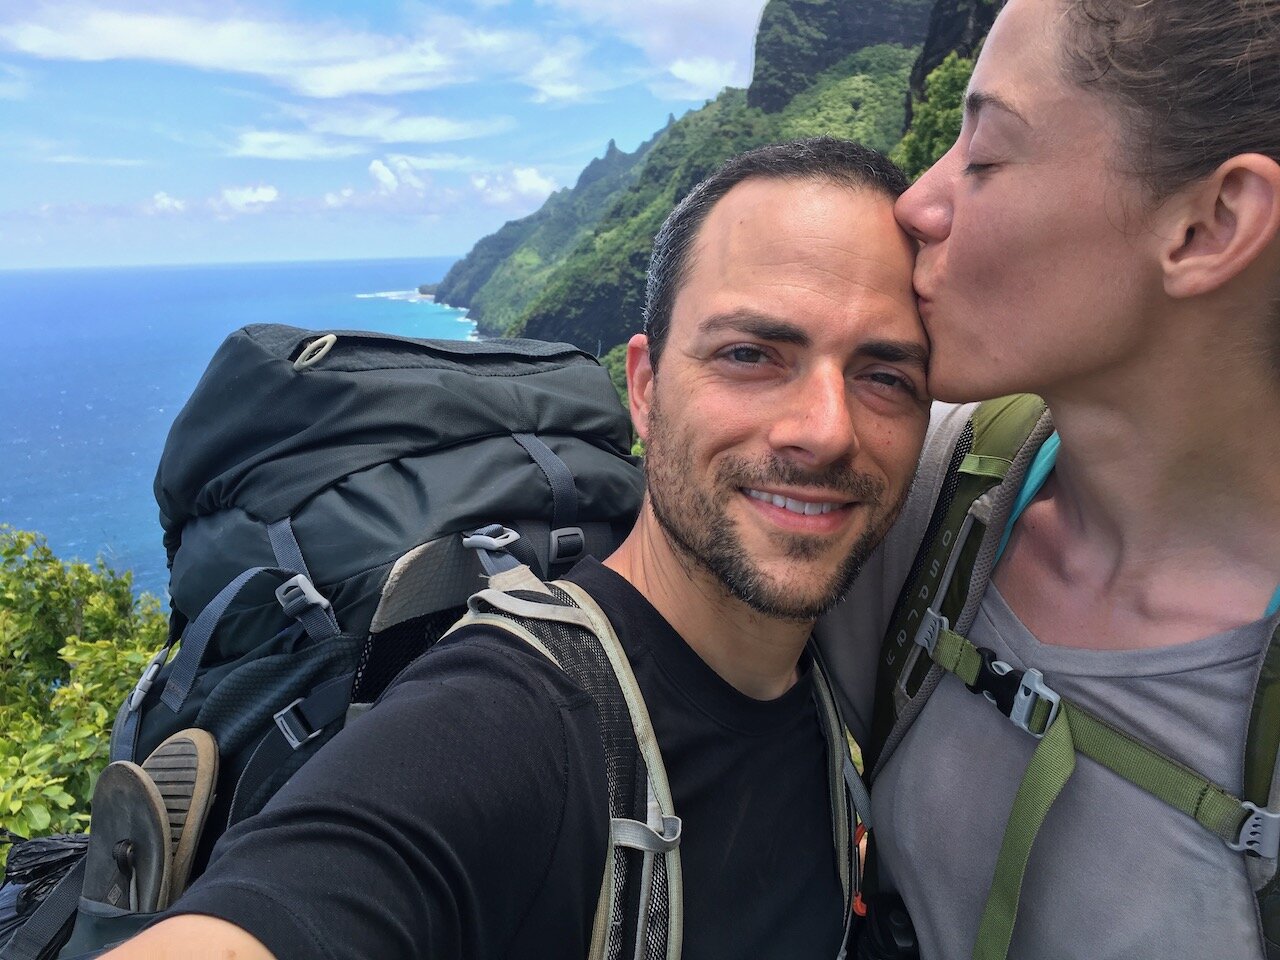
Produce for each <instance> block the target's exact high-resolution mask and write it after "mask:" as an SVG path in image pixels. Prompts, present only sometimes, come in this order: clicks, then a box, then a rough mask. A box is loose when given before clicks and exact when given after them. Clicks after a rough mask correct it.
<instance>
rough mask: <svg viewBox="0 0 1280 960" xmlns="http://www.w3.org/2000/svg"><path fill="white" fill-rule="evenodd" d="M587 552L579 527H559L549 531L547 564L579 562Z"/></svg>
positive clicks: (584, 539)
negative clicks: (549, 540)
mask: <svg viewBox="0 0 1280 960" xmlns="http://www.w3.org/2000/svg"><path fill="white" fill-rule="evenodd" d="M586 552H587V537H586V535H585V534H584V533H583V532H582V528H581V527H559V528H557V529H555V530H552V531H551V549H550V553H549V555H548V557H547V562H548V564H552V563H569V562H571V561H574V560H580V559H581V558H582V557H583V556H584V555H585V554H586Z"/></svg>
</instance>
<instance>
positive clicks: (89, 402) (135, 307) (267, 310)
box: [0, 257, 474, 596]
mask: <svg viewBox="0 0 1280 960" xmlns="http://www.w3.org/2000/svg"><path fill="white" fill-rule="evenodd" d="M454 259H455V258H453V257H445V258H441V257H437V258H415V259H403V260H356V261H336V262H323V263H320V262H312V263H270V264H234V265H232V264H218V265H209V266H190V267H188V266H184V267H129V268H116V269H69V270H20V271H0V335H2V340H0V523H5V524H9V525H11V526H15V527H18V528H21V529H26V530H37V531H39V532H41V533H43V534H44V535H45V536H46V537H48V540H49V545H50V546H51V547H52V548H53V550H54V551H55V552H56V553H57V554H58V555H59V556H61V557H63V558H64V559H71V558H73V557H74V558H79V559H83V560H93V559H94V558H95V557H96V556H99V555H101V556H102V557H103V558H104V559H106V560H107V561H108V562H109V563H110V564H111V565H112V566H113V567H115V568H116V569H118V570H132V571H133V574H134V587H135V590H146V591H149V592H151V593H154V594H157V595H158V596H164V589H165V584H166V582H167V579H168V575H167V572H166V570H165V555H164V548H163V547H162V545H161V539H160V538H161V530H160V524H159V521H158V520H157V519H156V505H155V501H154V499H153V498H152V494H151V483H152V480H153V478H154V476H155V468H156V463H157V462H158V460H159V458H160V451H161V449H162V448H163V446H164V440H165V437H166V435H167V434H168V430H169V426H170V424H171V423H172V422H173V418H174V416H175V415H176V414H177V412H178V410H179V409H181V407H182V405H183V403H185V402H186V399H187V397H188V396H189V395H190V393H191V390H192V388H193V387H194V386H195V384H196V381H197V380H198V379H199V378H200V374H201V373H202V372H203V371H204V368H205V365H206V364H207V363H208V360H209V358H210V357H211V356H212V355H213V352H214V350H216V349H217V347H218V344H219V343H221V342H222V340H223V338H225V337H226V335H227V334H228V333H230V332H231V331H232V330H235V329H236V328H238V327H241V326H244V325H245V324H249V323H287V324H291V325H293V326H298V327H309V328H316V329H321V328H328V329H340V328H346V329H358V330H380V331H383V332H387V333H396V334H403V335H408V336H415V337H431V338H438V339H449V340H461V339H466V338H467V337H468V336H472V335H473V334H474V325H473V324H472V323H470V322H469V321H468V320H466V316H465V312H464V311H461V310H455V309H453V308H451V307H445V306H442V305H439V304H436V303H433V302H431V301H430V300H429V299H427V298H423V297H420V296H418V294H417V292H416V288H417V286H418V285H419V284H422V283H434V282H436V281H438V280H440V279H441V278H442V277H443V276H444V274H445V272H446V271H447V270H448V268H449V267H450V266H451V265H452V263H453V262H454Z"/></svg>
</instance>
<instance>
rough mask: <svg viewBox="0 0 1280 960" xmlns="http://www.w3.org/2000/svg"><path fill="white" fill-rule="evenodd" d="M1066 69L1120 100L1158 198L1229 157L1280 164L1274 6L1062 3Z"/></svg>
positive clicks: (1158, 0) (1278, 26) (1132, 153)
mask: <svg viewBox="0 0 1280 960" xmlns="http://www.w3.org/2000/svg"><path fill="white" fill-rule="evenodd" d="M1063 2H1064V3H1065V5H1066V17H1065V21H1064V26H1065V28H1066V34H1065V37H1066V43H1065V44H1064V47H1065V50H1066V54H1065V57H1066V64H1065V66H1066V70H1067V74H1068V76H1069V77H1070V78H1071V79H1072V80H1074V81H1075V82H1077V83H1079V84H1080V85H1081V86H1083V87H1085V88H1088V89H1093V90H1097V91H1098V92H1100V93H1102V94H1103V95H1105V96H1108V97H1109V98H1111V99H1112V100H1113V101H1114V102H1116V103H1118V104H1119V106H1120V109H1121V111H1122V113H1121V116H1122V119H1123V120H1124V121H1125V126H1126V128H1127V131H1128V133H1127V134H1126V139H1127V142H1126V144H1125V146H1126V147H1127V148H1128V149H1127V158H1126V159H1122V161H1121V162H1122V163H1124V164H1125V166H1126V167H1128V168H1129V172H1131V173H1133V174H1134V175H1136V176H1137V177H1139V178H1140V179H1141V180H1143V181H1144V182H1145V183H1146V185H1147V186H1148V188H1149V189H1150V191H1151V194H1152V196H1153V198H1155V199H1156V200H1161V199H1164V198H1165V197H1167V196H1169V195H1170V194H1172V193H1173V192H1174V191H1176V190H1178V189H1179V188H1180V187H1183V186H1185V185H1186V184H1188V183H1192V182H1194V181H1196V180H1198V179H1200V178H1201V177H1205V176H1207V175H1208V174H1209V173H1211V172H1212V171H1213V170H1214V169H1216V168H1217V167H1218V165H1219V164H1221V163H1222V162H1223V161H1225V160H1226V159H1227V158H1229V157H1232V156H1235V155H1237V154H1241V153H1261V154H1265V155H1267V156H1269V157H1271V158H1272V159H1274V160H1276V161H1277V162H1280V0H1063Z"/></svg>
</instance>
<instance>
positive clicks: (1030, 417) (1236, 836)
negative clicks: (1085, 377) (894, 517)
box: [867, 396, 1280, 960]
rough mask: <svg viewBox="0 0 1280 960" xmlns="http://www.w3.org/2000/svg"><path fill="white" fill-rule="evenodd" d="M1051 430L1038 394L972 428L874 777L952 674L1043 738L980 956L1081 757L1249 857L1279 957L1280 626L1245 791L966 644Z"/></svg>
mask: <svg viewBox="0 0 1280 960" xmlns="http://www.w3.org/2000/svg"><path fill="white" fill-rule="evenodd" d="M1052 429H1053V428H1052V424H1051V423H1050V421H1049V416H1048V413H1047V410H1046V408H1045V405H1044V403H1043V402H1042V401H1041V400H1040V399H1039V398H1037V397H1032V396H1014V397H1004V398H1001V399H999V400H992V401H988V402H986V403H983V404H980V405H979V406H978V408H977V410H976V412H975V413H974V415H973V417H972V419H971V420H970V422H969V423H968V424H967V425H966V427H965V428H964V431H963V433H962V434H961V436H960V439H959V441H958V442H957V444H956V448H955V451H954V454H953V456H952V459H951V462H950V464H949V466H948V469H947V473H946V475H945V478H944V480H943V484H942V492H941V494H940V495H939V499H938V502H937V505H936V507H935V509H934V512H933V516H932V518H931V520H930V522H929V525H928V527H927V529H926V532H925V537H924V541H923V543H922V545H921V547H920V551H919V553H918V554H917V556H916V560H915V563H914V564H913V566H912V569H911V572H910V574H909V575H908V577H907V580H906V583H905V585H904V586H903V589H902V592H901V594H900V595H899V598H898V603H897V606H896V607H895V609H894V613H893V617H892V618H891V620H890V622H889V628H888V630H887V632H886V634H885V638H884V643H883V646H882V648H881V657H880V664H879V675H878V680H877V687H876V705H875V714H874V719H873V725H872V736H871V745H872V749H871V750H869V751H868V753H867V769H868V770H869V771H870V774H871V777H872V778H873V779H874V777H875V775H876V774H878V773H879V771H880V770H881V769H882V768H883V765H884V763H885V761H886V759H887V758H888V756H889V755H890V754H891V753H892V752H893V750H894V749H896V747H897V746H898V744H899V743H900V742H901V740H902V737H903V735H904V734H905V733H906V731H907V729H908V728H909V727H910V726H911V724H912V722H913V721H914V720H915V718H916V717H917V716H919V714H920V711H921V710H922V709H923V707H924V704H925V701H926V700H927V699H928V697H929V695H930V694H931V693H932V692H933V690H934V688H935V687H936V686H937V684H938V681H939V680H940V679H941V678H942V675H943V673H944V672H951V673H954V674H956V675H958V676H959V677H960V678H961V679H962V680H963V681H964V682H965V683H966V684H968V685H969V687H970V689H972V690H974V691H975V692H978V693H985V694H987V699H988V700H990V701H991V702H992V703H993V705H994V709H999V710H1000V711H1001V713H1003V714H1004V715H1005V716H1007V717H1009V719H1010V721H1011V722H1013V723H1014V724H1015V725H1017V726H1019V727H1021V728H1022V729H1024V730H1026V731H1027V733H1028V736H1035V737H1037V738H1039V740H1040V743H1039V745H1038V746H1037V749H1036V751H1035V754H1034V755H1033V757H1032V760H1031V763H1030V765H1029V767H1028V770H1027V774H1026V775H1025V776H1024V779H1023V782H1022V785H1021V787H1020V788H1019V791H1018V799H1017V800H1015V803H1014V809H1013V812H1012V813H1011V815H1010V818H1009V825H1008V826H1007V828H1006V832H1005V837H1004V842H1003V844H1002V846H1001V850H1000V858H999V860H998V862H997V866H996V876H995V881H994V884H993V887H992V894H991V895H990V896H989V898H988V901H987V906H986V909H985V910H984V913H983V919H982V925H981V927H980V929H979V933H978V941H977V945H976V946H975V948H974V957H975V958H982V960H997V958H1003V957H1005V955H1006V953H1007V950H1008V944H1009V938H1010V936H1011V934H1012V932H1013V924H1014V920H1015V916H1016V909H1017V896H1018V892H1019V890H1020V888H1021V883H1022V870H1023V868H1024V866H1025V863H1026V854H1027V853H1028V852H1029V850H1030V847H1031V844H1032V843H1033V842H1034V840H1035V836H1036V833H1037V832H1038V830H1039V827H1040V823H1041V822H1042V821H1043V817H1044V815H1045V813H1046V812H1047V811H1048V808H1049V806H1050V805H1051V804H1052V803H1053V800H1054V798H1055V797H1056V796H1057V791H1058V790H1060V789H1061V787H1062V785H1063V784H1064V783H1065V782H1066V779H1067V778H1068V777H1069V776H1070V773H1071V767H1072V765H1073V764H1074V757H1075V755H1076V754H1077V753H1079V754H1083V755H1085V756H1088V757H1090V758H1092V759H1093V760H1095V761H1097V762H1099V763H1101V764H1103V765H1105V766H1107V767H1109V768H1110V769H1111V770H1113V771H1115V772H1116V773H1117V774H1119V775H1120V776H1122V777H1124V778H1125V779H1127V780H1129V781H1130V782H1131V783H1134V784H1136V785H1137V786H1140V787H1142V788H1143V789H1145V790H1147V791H1148V792H1150V793H1152V794H1154V795H1155V796H1157V797H1159V798H1160V799H1161V800H1164V801H1165V802H1166V803H1169V804H1170V805H1172V806H1174V807H1176V808H1178V809H1179V810H1182V811H1183V812H1184V813H1186V814H1187V815H1188V817H1191V818H1194V819H1195V820H1196V821H1198V822H1199V824H1200V825H1201V827H1202V828H1204V829H1208V830H1210V831H1212V832H1213V833H1215V834H1217V835H1218V836H1219V837H1220V838H1221V839H1222V840H1223V842H1224V843H1226V844H1228V845H1229V846H1231V848H1232V849H1234V850H1239V851H1241V855H1242V856H1244V857H1245V858H1246V861H1247V862H1246V866H1247V868H1248V872H1249V877H1250V879H1251V881H1252V882H1253V886H1254V890H1255V891H1256V893H1257V900H1258V909H1259V913H1260V916H1261V919H1262V929H1263V936H1264V939H1265V943H1266V950H1267V957H1268V960H1280V878H1278V877H1277V870H1276V866H1277V849H1278V848H1280V764H1278V763H1277V755H1278V754H1280V630H1277V632H1276V634H1275V635H1273V636H1272V638H1271V643H1270V646H1269V647H1268V649H1267V652H1266V656H1265V660H1264V664H1263V668H1262V671H1261V673H1260V676H1259V679H1258V685H1257V687H1256V689H1255V690H1254V696H1253V708H1252V714H1251V718H1250V723H1249V733H1248V738H1247V740H1246V747H1245V757H1244V771H1245V775H1244V791H1243V792H1244V796H1243V798H1238V797H1235V796H1232V795H1231V794H1229V793H1228V792H1227V791H1225V790H1223V789H1222V788H1221V787H1219V786H1217V785H1216V784H1213V783H1211V782H1209V781H1207V780H1205V779H1204V778H1203V777H1201V776H1199V775H1198V774H1197V773H1195V771H1192V770H1189V769H1187V768H1186V767H1183V766H1182V765H1181V764H1178V763H1176V762H1175V761H1173V760H1170V759H1168V758H1166V757H1164V756H1162V755H1160V754H1159V753H1157V752H1156V751H1155V750H1152V749H1151V748H1149V747H1147V746H1145V745H1143V744H1142V743H1140V742H1138V741H1137V740H1135V739H1134V738H1132V737H1130V736H1129V735H1127V734H1126V733H1124V732H1123V731H1120V730H1117V729H1115V728H1114V727H1111V726H1110V725H1109V724H1106V723H1104V722H1103V721H1101V720H1099V719H1097V718H1096V717H1094V716H1092V715H1091V714H1090V713H1088V711H1086V710H1084V709H1082V708H1080V707H1078V706H1076V705H1075V704H1072V703H1070V702H1069V701H1067V700H1066V699H1064V698H1062V697H1059V696H1058V694H1057V693H1055V692H1054V691H1053V689H1052V685H1051V681H1052V678H1051V677H1050V678H1045V677H1044V676H1042V675H1041V674H1040V673H1039V671H1037V670H1030V669H1029V670H1026V671H1025V672H1024V671H1020V670H1016V669H1013V670H1010V669H1008V665H1007V664H1003V663H1001V662H999V661H995V660H994V659H993V657H992V656H991V654H990V651H983V650H981V649H979V648H976V647H974V646H973V645H972V644H970V643H969V642H968V640H966V639H965V638H964V634H965V633H966V632H967V631H968V630H969V628H970V627H971V625H972V624H973V621H974V618H975V617H976V616H977V612H978V606H979V604H980V602H981V600H982V596H983V594H984V592H985V591H986V587H987V582H988V580H989V579H990V576H991V570H992V567H993V564H994V559H995V556H996V551H997V547H998V544H999V542H1000V539H1001V535H1002V533H1003V531H1004V529H1005V526H1006V524H1007V522H1008V518H1009V516H1010V515H1011V512H1012V509H1013V505H1014V501H1015V499H1016V497H1017V495H1018V492H1019V490H1020V489H1021V487H1022V482H1023V478H1024V477H1025V476H1026V474H1027V469H1028V467H1029V466H1030V464H1031V462H1032V460H1033V459H1034V457H1035V454H1036V452H1037V451H1038V450H1039V449H1040V447H1041V445H1042V444H1044V443H1045V442H1046V440H1048V438H1049V437H1050V436H1051V434H1052Z"/></svg>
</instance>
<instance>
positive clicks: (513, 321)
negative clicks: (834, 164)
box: [437, 0, 995, 354]
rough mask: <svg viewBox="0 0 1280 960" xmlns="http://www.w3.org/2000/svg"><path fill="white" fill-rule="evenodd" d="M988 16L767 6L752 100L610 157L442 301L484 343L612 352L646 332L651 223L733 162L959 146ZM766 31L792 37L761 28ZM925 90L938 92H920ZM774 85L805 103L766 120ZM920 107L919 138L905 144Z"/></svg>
mask: <svg viewBox="0 0 1280 960" xmlns="http://www.w3.org/2000/svg"><path fill="white" fill-rule="evenodd" d="M994 6H995V3H994V0H770V3H769V4H768V6H767V7H766V9H765V12H764V15H763V16H762V23H761V29H760V32H759V34H758V35H757V53H756V68H755V76H756V79H755V80H753V83H752V88H751V90H749V91H748V90H738V89H732V88H730V89H726V90H724V91H723V92H722V93H721V94H720V95H719V96H718V97H716V98H715V99H714V100H712V101H710V102H708V103H707V105H706V106H704V107H702V108H701V109H699V110H694V111H691V112H689V113H687V114H685V115H684V116H683V117H681V118H680V119H678V120H675V121H669V122H668V125H667V127H666V128H665V129H664V130H662V131H660V132H659V133H658V134H656V135H655V136H654V138H653V139H651V140H650V141H649V142H648V143H646V144H644V145H642V146H641V147H640V148H639V149H637V150H636V151H635V153H632V154H623V153H621V151H617V150H616V147H614V148H613V149H611V150H609V151H606V154H605V157H603V158H600V159H598V160H594V161H592V164H591V165H589V166H588V168H587V169H586V170H584V171H583V175H582V176H581V177H580V178H579V181H578V184H577V185H576V186H575V187H574V188H573V190H562V191H559V192H558V193H556V194H553V195H552V196H551V197H550V198H549V199H548V200H547V202H546V204H544V206H543V208H542V209H540V210H539V211H537V212H536V213H534V214H532V215H530V216H529V217H526V218H524V219H523V220H518V221H513V222H511V223H508V224H507V225H506V226H504V227H503V228H502V229H501V230H499V231H498V232H497V233H495V234H492V235H491V236H489V237H486V238H484V239H483V240H481V241H480V242H479V243H478V244H477V245H476V247H475V248H474V249H473V250H472V252H471V253H470V254H468V255H467V257H466V258H464V259H463V260H462V261H460V262H459V263H458V264H457V265H455V267H454V269H453V270H451V271H450V273H449V276H448V277H446V278H445V282H444V283H442V284H441V291H440V292H439V293H438V294H437V296H438V298H439V299H440V300H442V301H444V302H447V303H452V304H454V305H457V306H469V307H470V308H471V310H472V316H473V317H477V315H478V318H479V321H480V324H479V326H480V331H481V333H483V334H486V335H509V336H528V337H535V338H538V339H544V340H562V341H568V342H571V343H576V344H578V345H579V346H581V347H583V348H584V349H587V350H590V351H592V352H595V353H597V354H603V353H605V352H606V351H608V350H609V349H610V348H612V347H614V346H616V345H618V344H621V343H624V342H625V341H626V339H627V338H628V337H629V336H630V335H631V334H632V333H635V332H637V331H638V330H639V329H640V327H641V323H642V313H643V304H644V274H645V268H646V266H647V264H648V257H649V248H650V245H651V243H652V240H653V235H654V233H655V232H656V231H657V228H658V226H659V225H660V224H661V223H662V220H663V218H664V217H665V216H666V215H667V213H668V212H669V211H670V210H671V208H672V206H673V205H674V204H675V203H676V202H677V201H678V200H679V199H680V198H681V197H683V196H684V195H685V193H687V192H688V191H689V189H690V188H691V187H692V186H693V185H694V184H696V183H697V182H698V181H699V180H701V179H702V178H703V177H705V176H706V175H707V174H708V173H710V172H711V171H712V170H713V169H715V167H716V166H718V165H719V164H720V163H721V162H723V161H724V160H725V159H726V158H728V157H730V156H732V155H733V154H735V153H738V152H740V151H742V150H746V149H749V148H751V147H754V146H758V145H761V144H765V143H772V142H777V141H780V140H786V139H791V138H795V137H803V136H814V135H818V134H830V135H833V136H841V137H849V138H851V139H855V140H859V141H861V142H863V143H866V144H868V145H869V146H873V147H876V148H878V149H880V150H885V151H890V150H893V149H894V148H895V147H897V148H898V154H897V155H899V158H900V159H903V157H902V147H903V146H906V145H908V144H909V145H910V146H911V151H910V153H909V156H907V157H906V158H905V159H906V160H907V161H908V162H907V166H908V169H909V170H910V171H911V172H918V171H919V170H921V169H923V168H924V166H927V165H928V163H930V162H932V160H933V159H935V158H936V156H937V155H939V154H940V153H941V151H942V150H943V149H945V147H946V146H947V145H948V144H949V142H950V139H951V138H954V128H955V127H956V126H957V125H958V122H959V120H958V117H959V99H960V97H961V95H962V93H963V84H964V80H965V79H966V78H967V75H968V69H969V61H968V60H957V58H956V57H951V58H950V59H949V60H948V59H946V58H947V55H948V54H949V53H952V52H956V53H958V54H959V56H960V57H970V56H972V55H973V52H974V50H975V49H976V48H977V47H978V46H979V45H980V42H981V40H982V38H983V37H985V34H986V30H987V29H988V28H989V26H990V21H991V19H992V17H993V16H994ZM926 21H927V22H928V33H927V35H926V34H925V23H926ZM771 24H786V25H787V29H786V30H782V29H781V28H778V29H777V30H773V31H770V29H768V28H769V27H770V25H771ZM850 24H852V25H853V26H850ZM858 25H861V26H860V27H859V29H860V30H861V32H857V30H855V27H858ZM912 29H914V30H917V34H916V36H915V37H914V39H909V40H908V41H907V42H906V43H905V44H904V43H901V42H899V43H874V44H872V45H870V46H867V45H866V44H865V42H864V41H865V40H866V39H867V38H868V37H870V38H878V37H884V36H886V34H890V35H892V36H896V37H902V36H903V35H904V33H905V32H907V31H909V30H912ZM826 31H834V33H833V34H832V33H828V32H826ZM895 31H896V32H895ZM783 34H788V36H785V37H784V36H783ZM797 37H798V38H800V39H801V40H803V50H802V51H801V52H802V53H803V56H804V57H807V58H808V59H807V60H806V62H807V63H808V64H810V66H811V67H813V69H812V72H811V73H809V74H807V75H806V74H803V73H797V74H796V75H795V77H792V78H791V79H787V78H786V77H784V76H783V74H784V72H785V71H784V70H783V69H782V68H781V67H778V66H777V64H778V62H779V58H781V59H782V60H783V61H786V60H787V59H788V58H789V57H791V56H792V54H793V53H795V49H796V43H797V42H799V41H797V40H796V38H797ZM921 43H923V46H920V44H921ZM859 44H861V46H859ZM788 45H790V46H788ZM944 61H945V62H944ZM817 64H826V68H825V69H817V68H816V67H814V65H817ZM924 64H927V66H922V65H924ZM939 65H941V66H939ZM916 73H920V75H921V77H922V79H921V81H920V82H919V84H918V85H915V84H913V82H912V78H913V77H914V76H915V74H916ZM924 78H931V79H932V80H933V81H934V82H931V83H929V84H928V86H927V88H926V84H925V82H924ZM939 78H941V79H942V80H943V81H944V82H942V83H939V82H936V81H937V80H938V79H939ZM761 83H763V85H764V86H763V87H762V88H761V89H760V90H759V91H758V90H757V85H758V84H761ZM779 84H783V85H785V84H794V86H795V88H796V90H797V91H798V92H794V93H791V94H790V95H789V96H787V99H786V100H785V102H784V103H782V104H781V106H779V107H776V108H774V107H773V104H774V102H775V101H774V99H772V98H774V97H778V96H783V95H784V94H783V93H779V92H778V91H779V90H781V89H782V87H780V86H779ZM788 89H789V88H788ZM926 89H928V91H930V93H931V94H932V93H933V91H935V90H936V91H942V94H943V95H942V96H941V97H939V96H937V95H935V96H934V99H935V100H940V101H942V102H937V103H933V102H931V103H929V104H928V105H927V107H925V108H924V109H923V110H922V109H921V101H923V100H924V98H925V91H926ZM753 99H761V100H763V101H764V102H766V103H768V104H769V105H770V109H768V110H766V109H762V108H761V107H760V106H754V105H753V103H752V101H753ZM913 104H914V106H915V108H916V111H917V116H918V118H919V120H920V121H921V122H922V123H923V124H925V125H927V127H928V135H927V137H908V140H907V142H906V143H903V144H900V141H902V139H903V133H904V130H905V128H906V126H907V116H908V110H909V109H911V107H912V105H913ZM921 132H922V133H923V132H924V131H921ZM584 181H585V182H584ZM588 190H590V191H593V193H592V194H591V195H592V197H593V198H594V201H593V202H594V204H595V206H594V214H595V217H594V219H593V220H591V221H590V222H589V223H588V222H587V221H586V219H585V218H582V213H578V214H573V213H572V212H571V210H570V203H571V202H579V203H580V202H581V198H582V197H583V196H585V191H588ZM580 191H581V192H580ZM584 206H585V205H584ZM589 212H590V211H583V213H589ZM575 216H577V217H579V218H580V219H577V220H575V219H574V218H575Z"/></svg>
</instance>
